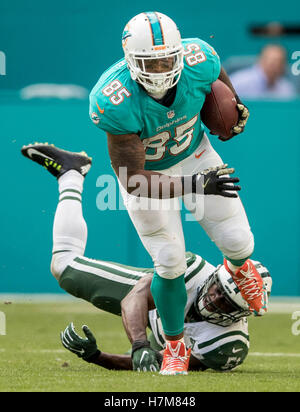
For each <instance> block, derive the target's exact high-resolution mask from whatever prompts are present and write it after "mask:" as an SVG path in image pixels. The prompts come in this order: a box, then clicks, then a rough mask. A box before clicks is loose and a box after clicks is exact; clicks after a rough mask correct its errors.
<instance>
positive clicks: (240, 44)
mask: <svg viewBox="0 0 300 412" xmlns="http://www.w3.org/2000/svg"><path fill="white" fill-rule="evenodd" d="M148 10H157V11H160V12H162V13H165V14H167V15H169V16H170V17H171V18H172V19H173V20H174V21H175V22H176V23H177V25H178V27H179V29H180V31H181V34H182V37H184V38H189V37H200V38H202V39H203V40H205V41H207V42H208V43H210V44H211V45H212V46H213V47H214V48H215V49H216V51H217V52H218V54H219V55H220V57H221V60H222V64H223V65H224V67H225V68H226V70H227V72H228V73H229V75H230V77H231V80H232V82H233V84H234V86H235V87H236V90H237V92H238V94H239V95H240V97H241V98H242V99H243V100H244V101H245V103H246V104H247V106H248V107H249V109H250V112H251V117H250V120H249V123H248V125H247V128H246V131H245V133H243V135H241V136H239V137H238V138H236V139H232V140H231V141H230V142H228V143H226V144H225V143H221V142H219V141H217V139H216V138H215V137H211V141H212V144H213V145H214V147H215V148H216V149H217V150H218V152H219V153H220V154H221V156H222V157H223V160H226V162H228V163H230V165H232V166H234V167H235V168H236V171H237V175H238V176H239V177H240V178H241V184H242V187H243V190H242V192H241V197H242V199H243V202H244V204H245V207H246V210H247V213H248V216H249V220H250V223H251V226H252V230H253V232H254V234H255V238H256V250H255V256H254V258H255V259H257V260H261V261H262V262H263V263H264V264H265V265H266V266H267V267H269V268H270V271H271V274H272V275H273V278H274V288H273V293H274V295H281V296H283V295H290V296H300V258H299V235H300V218H299V209H300V208H299V206H300V190H299V189H300V187H299V179H298V176H299V171H300V170H299V168H300V166H299V164H300V162H299V154H300V124H299V123H300V122H299V118H300V101H299V95H300V3H299V1H298V0H290V1H287V2H285V3H284V4H283V3H279V2H271V1H270V2H269V1H265V2H262V1H259V0H252V1H251V2H249V3H247V4H245V3H243V4H241V5H239V3H237V2H235V1H233V0H227V1H226V2H217V3H216V2H204V1H199V0H198V1H195V0H191V1H188V2H183V1H179V0H174V1H173V2H169V1H166V0H160V1H158V0H153V1H144V2H140V1H137V0H131V1H130V2H129V3H127V2H122V1H119V0H116V1H115V2H113V3H112V2H102V1H93V2H88V1H86V0H72V1H71V0H60V1H58V0H52V1H48V0H46V1H44V2H40V1H37V0H29V1H25V0H24V1H22V0H0V126H1V127H0V136H1V140H0V141H1V143H2V150H1V152H2V154H4V156H3V158H2V170H4V173H5V175H4V176H5V177H3V185H2V199H3V200H2V202H1V206H0V208H1V218H2V224H1V226H2V243H1V251H2V253H1V256H2V259H1V262H0V293H1V292H2V293H13V292H20V293H27V292H30V293H32V292H35V293H42V292H49V293H50V292H59V291H60V290H59V288H58V286H57V285H56V282H55V280H54V279H52V277H51V275H50V272H49V263H50V259H51V241H52V239H51V230H52V220H53V216H54V213H55V207H56V202H57V192H56V183H55V181H54V180H52V178H51V177H50V176H47V175H46V173H43V171H42V170H37V168H35V167H34V165H32V164H30V162H28V161H27V160H26V159H24V158H21V155H20V150H19V149H20V147H21V146H22V145H23V144H27V143H29V142H32V141H49V142H53V143H55V144H56V145H57V146H61V147H64V148H66V149H69V150H74V151H77V150H78V151H79V150H82V149H84V150H86V151H87V152H88V153H89V154H90V155H91V156H93V158H94V166H93V168H92V171H91V173H90V176H89V177H88V178H87V180H86V190H85V198H84V203H83V205H84V211H85V217H86V219H87V223H88V226H89V240H88V247H87V251H86V253H87V255H88V256H89V257H92V258H98V259H109V260H116V261H120V262H123V263H127V264H130V265H140V266H144V267H145V266H147V265H151V262H150V259H149V257H148V256H147V254H146V252H145V251H144V250H143V247H142V246H141V244H140V241H139V239H138V237H137V235H136V233H135V231H134V228H133V227H132V224H131V222H130V221H129V219H128V216H127V214H126V212H125V211H122V212H120V211H118V210H116V211H112V210H105V211H101V210H99V205H98V203H97V198H98V196H99V192H100V191H101V189H103V187H101V183H99V182H100V181H99V179H98V178H99V176H101V175H103V174H110V175H112V170H111V168H110V165H109V158H108V154H107V148H106V140H105V136H104V134H103V133H102V132H100V131H99V130H98V129H96V128H95V126H93V124H92V123H91V122H90V120H89V116H88V110H89V108H88V94H89V91H90V90H91V88H92V87H93V86H94V84H95V83H96V82H97V80H98V78H99V76H100V75H101V73H102V72H103V71H104V70H105V69H106V68H108V67H109V66H110V65H112V64H113V63H114V62H115V61H117V60H119V59H120V58H122V47H121V34H122V31H123V28H124V26H125V24H126V23H127V21H128V20H129V19H130V18H131V17H133V16H134V15H136V14H138V13H140V12H142V11H148ZM183 213H184V212H183ZM184 230H185V235H186V243H187V249H190V250H193V251H194V252H197V253H199V254H201V255H202V256H203V257H204V258H206V259H208V260H210V261H211V262H212V263H214V264H219V263H221V256H220V254H219V252H218V250H216V248H215V246H214V245H213V244H212V243H211V242H210V241H209V240H208V238H207V236H206V235H205V234H203V233H202V230H201V228H200V227H199V226H198V225H197V224H196V223H195V222H190V221H187V222H186V224H185V227H184Z"/></svg>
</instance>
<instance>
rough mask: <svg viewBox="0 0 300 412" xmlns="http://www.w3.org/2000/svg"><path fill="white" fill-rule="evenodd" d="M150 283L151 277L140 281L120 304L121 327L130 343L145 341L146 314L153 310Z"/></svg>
mask: <svg viewBox="0 0 300 412" xmlns="http://www.w3.org/2000/svg"><path fill="white" fill-rule="evenodd" d="M151 281H152V275H149V276H145V277H143V278H142V279H140V280H139V281H138V283H137V284H136V285H135V286H134V288H133V289H132V290H131V291H130V292H129V293H128V295H127V296H126V297H125V298H124V299H123V300H122V302H121V310H122V320H123V325H124V328H125V331H126V333H127V336H128V339H129V340H130V342H131V343H133V342H135V341H145V340H147V332H146V329H147V325H148V313H149V310H151V309H154V308H155V304H154V301H153V297H152V295H151V291H150V285H151Z"/></svg>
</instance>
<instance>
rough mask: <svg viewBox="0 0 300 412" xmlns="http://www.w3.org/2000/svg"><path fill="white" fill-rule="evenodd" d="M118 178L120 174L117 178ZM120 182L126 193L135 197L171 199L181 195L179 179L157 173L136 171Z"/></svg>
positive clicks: (180, 181)
mask: <svg viewBox="0 0 300 412" xmlns="http://www.w3.org/2000/svg"><path fill="white" fill-rule="evenodd" d="M120 176H121V174H119V178H120ZM121 177H122V176H121ZM120 181H121V183H122V185H123V187H125V189H126V191H127V192H128V193H130V194H132V195H134V196H137V197H147V198H152V199H171V198H174V197H179V196H182V195H183V185H182V180H181V178H180V177H172V176H167V175H164V174H162V173H158V172H153V171H149V170H138V171H134V172H131V173H129V174H128V175H127V176H126V178H125V179H124V178H123V179H122V178H121V179H120ZM185 194H187V193H185Z"/></svg>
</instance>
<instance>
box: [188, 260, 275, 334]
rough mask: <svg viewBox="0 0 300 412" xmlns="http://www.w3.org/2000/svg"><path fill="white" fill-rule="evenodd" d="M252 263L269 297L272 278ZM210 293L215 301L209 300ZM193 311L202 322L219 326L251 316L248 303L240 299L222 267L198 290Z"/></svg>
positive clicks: (257, 264) (229, 277)
mask: <svg viewBox="0 0 300 412" xmlns="http://www.w3.org/2000/svg"><path fill="white" fill-rule="evenodd" d="M253 263H254V264H255V267H256V269H257V270H258V272H259V273H260V275H261V277H262V279H263V282H264V288H265V291H266V294H267V295H269V294H270V293H271V288H272V278H271V276H270V274H269V272H268V269H267V268H266V267H264V266H262V264H261V263H259V262H254V261H253ZM213 288H215V289H213ZM212 291H214V292H215V293H216V295H217V296H218V299H217V300H215V301H214V300H213V299H212V298H211V295H212ZM195 309H196V312H197V313H198V314H199V315H200V318H201V319H202V320H203V321H206V322H209V323H214V324H216V325H219V326H229V325H231V324H232V323H235V322H238V321H239V320H240V319H241V318H243V317H245V316H250V315H251V314H252V312H251V311H250V310H249V305H248V303H247V302H246V301H245V299H244V298H243V297H242V295H241V292H240V290H239V288H238V287H237V285H236V284H235V283H234V280H233V278H232V276H231V275H230V273H229V272H228V271H227V270H226V269H225V267H224V265H220V266H218V267H217V269H216V270H215V272H214V273H213V274H212V275H210V276H209V278H208V279H207V280H206V281H205V283H204V284H203V286H202V287H201V288H199V291H198V294H197V299H196V301H195Z"/></svg>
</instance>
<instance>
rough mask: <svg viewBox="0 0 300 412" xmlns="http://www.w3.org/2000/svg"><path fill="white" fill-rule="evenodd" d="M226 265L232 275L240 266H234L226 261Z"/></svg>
mask: <svg viewBox="0 0 300 412" xmlns="http://www.w3.org/2000/svg"><path fill="white" fill-rule="evenodd" d="M227 265H228V267H229V269H230V270H231V272H232V273H236V272H237V271H238V270H239V269H240V268H241V267H242V266H235V265H233V264H232V263H231V262H230V261H229V260H227Z"/></svg>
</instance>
